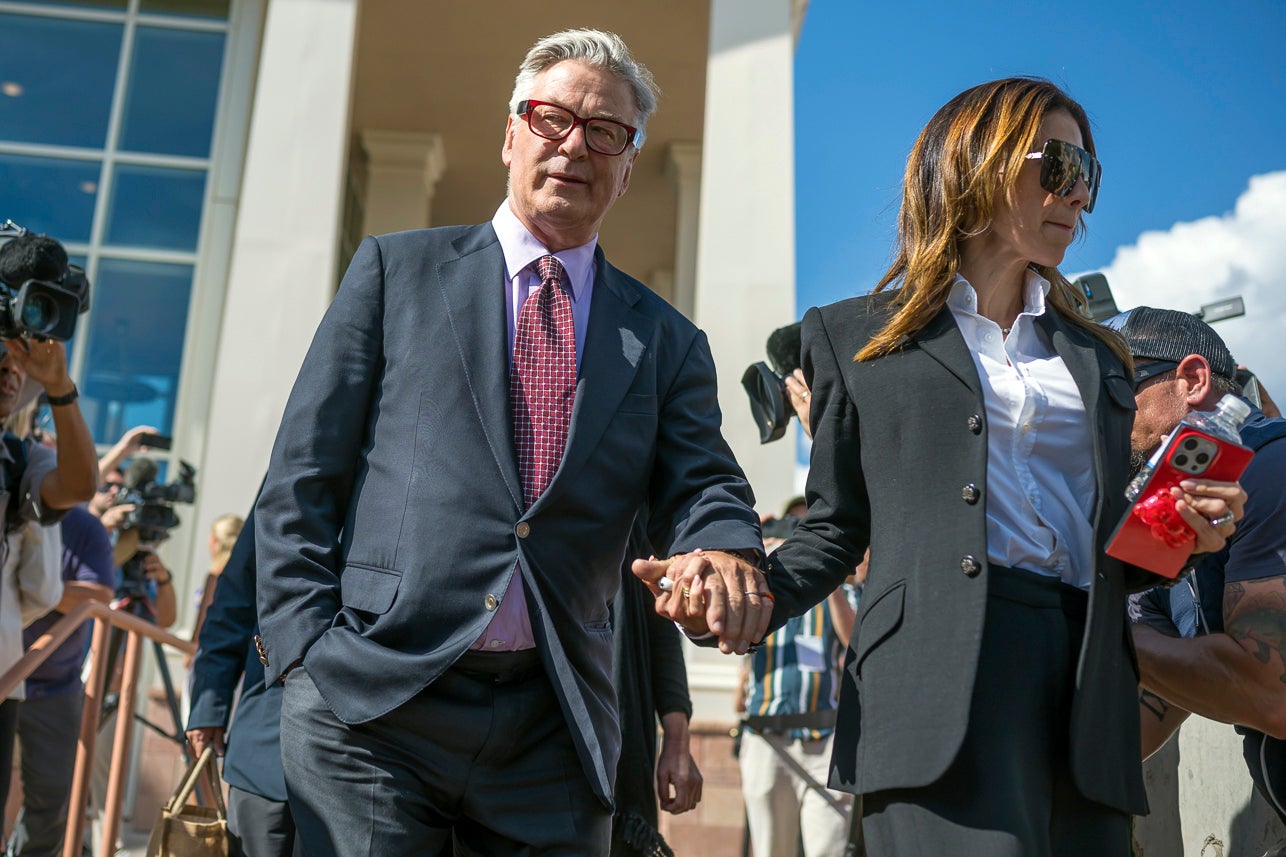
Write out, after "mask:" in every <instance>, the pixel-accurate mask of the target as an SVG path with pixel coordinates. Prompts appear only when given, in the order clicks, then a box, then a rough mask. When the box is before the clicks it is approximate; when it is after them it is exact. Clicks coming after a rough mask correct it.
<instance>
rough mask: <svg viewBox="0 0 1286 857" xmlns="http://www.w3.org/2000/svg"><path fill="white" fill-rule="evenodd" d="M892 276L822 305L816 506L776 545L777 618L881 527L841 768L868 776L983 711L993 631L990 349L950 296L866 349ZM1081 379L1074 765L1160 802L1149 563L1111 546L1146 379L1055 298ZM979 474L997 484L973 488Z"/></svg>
mask: <svg viewBox="0 0 1286 857" xmlns="http://www.w3.org/2000/svg"><path fill="white" fill-rule="evenodd" d="M890 302H891V294H890V293H884V294H880V295H876V296H868V297H862V298H855V299H851V300H847V301H843V302H841V303H837V304H834V305H831V306H828V307H825V308H823V309H812V310H810V311H809V312H808V313H807V315H806V316H805V318H804V323H803V367H804V373H805V376H806V377H807V378H808V380H809V383H810V385H811V388H812V400H811V402H812V407H811V411H812V414H811V416H812V427H813V431H814V438H815V439H814V442H813V447H812V466H811V469H810V471H809V477H808V488H807V495H808V501H809V512H808V516H807V518H806V520H804V522H803V523H802V524H801V525H800V527H799V529H798V530H797V531H796V533H795V535H794V536H792V537H791V539H790V540H789V541H787V542H786V544H784V545H783V546H782V547H781V548H779V549H778V550H777V551H776V552H775V553H774V555H773V556H772V558H771V560H770V566H771V568H770V573H771V586H772V590H773V592H774V593H776V596H777V602H776V605H777V606H776V610H775V611H774V616H775V621H777V622H781V621H784V619H785V617H786V616H788V615H794V614H797V613H799V612H801V611H802V610H804V609H806V608H807V607H808V605H810V604H812V603H814V602H816V601H818V600H820V599H821V598H822V597H824V596H825V593H826V592H827V591H829V590H830V589H831V588H833V587H834V586H835V585H836V584H837V583H838V582H839V580H840V579H842V578H843V576H844V575H846V574H848V573H850V572H851V570H852V568H853V566H854V565H856V564H857V562H858V561H859V560H860V559H861V557H862V553H863V551H864V550H865V548H866V547H867V545H868V544H869V545H870V548H871V565H870V571H869V576H868V579H867V583H866V587H865V590H864V592H863V596H862V603H861V609H860V611H859V614H858V624H857V628H856V629H855V631H854V633H853V638H852V641H851V646H850V651H849V652H848V656H847V660H846V669H845V671H844V676H843V683H842V686H841V695H840V713H839V718H840V724H839V729H838V731H837V734H836V740H835V751H834V761H833V764H832V773H831V782H832V785H834V786H835V787H837V788H843V789H846V790H848V791H852V792H856V793H867V792H872V791H877V790H883V789H892V788H902V787H917V786H924V785H928V784H930V783H933V782H935V781H936V780H938V779H939V778H940V777H941V776H942V775H943V774H944V773H945V772H946V770H947V768H948V766H949V765H950V764H951V763H952V761H953V760H954V759H955V757H956V755H957V753H958V752H959V749H960V747H961V744H962V742H963V739H964V735H965V730H966V728H967V726H968V720H969V707H970V703H971V701H972V698H973V688H974V679H975V675H976V672H977V663H978V657H979V651H980V642H981V640H982V634H983V618H984V614H985V608H986V600H987V586H988V578H989V574H990V571H989V567H988V561H987V523H986V513H987V501H988V491H987V420H986V408H985V407H984V405H983V398H982V389H981V386H980V383H979V379H978V373H977V370H976V368H975V364H974V362H973V358H972V356H971V354H970V352H969V350H968V348H967V346H966V344H965V341H964V337H963V336H962V335H961V333H960V329H959V327H958V326H957V325H956V323H955V320H954V318H953V317H952V315H951V312H950V310H948V309H946V308H943V309H942V311H941V312H940V313H939V314H938V315H937V316H936V317H935V318H934V319H933V320H932V321H931V322H930V323H929V324H928V325H926V327H925V328H924V329H922V330H921V331H920V332H918V333H917V334H915V335H914V336H911V337H909V338H908V339H907V340H905V341H904V342H903V343H902V347H900V348H899V349H898V350H897V351H895V352H893V353H891V354H889V355H887V356H884V357H881V358H878V359H875V360H870V361H863V362H856V361H854V359H853V357H854V355H856V354H857V352H858V351H860V350H861V349H862V347H863V346H864V345H865V344H866V343H867V342H868V341H869V340H870V339H871V337H872V336H873V335H874V334H875V333H876V332H877V331H879V330H880V329H881V328H882V327H883V326H884V324H885V322H886V321H887V320H888V313H889V307H890ZM1037 324H1038V326H1039V329H1040V331H1041V333H1042V334H1043V335H1044V336H1045V337H1047V338H1048V340H1049V342H1050V343H1051V345H1052V346H1053V348H1054V350H1055V351H1056V352H1057V353H1058V354H1059V356H1061V357H1062V358H1063V360H1064V362H1065V363H1066V365H1067V368H1068V369H1069V370H1070V372H1071V374H1072V376H1073V378H1074V379H1075V381H1076V384H1077V386H1078V387H1079V389H1080V392H1081V396H1082V399H1083V401H1084V403H1085V410H1086V416H1087V419H1088V421H1089V425H1090V427H1091V431H1092V432H1093V439H1094V471H1095V477H1096V483H1097V500H1096V503H1095V506H1094V513H1093V522H1092V523H1093V527H1094V543H1095V545H1096V547H1097V549H1098V551H1097V553H1096V556H1097V567H1096V568H1095V569H1094V574H1093V584H1092V587H1091V589H1090V598H1089V616H1088V625H1087V630H1086V634H1085V638H1084V642H1083V645H1082V648H1081V652H1080V660H1079V663H1078V666H1077V671H1076V691H1075V694H1074V697H1073V703H1072V706H1073V707H1072V716H1071V747H1072V753H1071V762H1072V774H1073V777H1074V780H1075V783H1076V785H1077V787H1078V788H1079V789H1080V790H1081V792H1082V793H1083V794H1084V795H1085V796H1086V797H1087V798H1090V799H1091V800H1094V801H1097V802H1100V803H1103V804H1107V805H1109V806H1112V807H1116V808H1118V809H1122V810H1126V811H1129V812H1134V813H1137V812H1144V811H1146V798H1145V796H1144V791H1143V781H1142V777H1141V773H1140V764H1139V753H1140V750H1139V721H1138V701H1137V690H1136V685H1137V681H1138V672H1137V669H1138V668H1137V661H1136V660H1135V658H1134V655H1133V648H1132V643H1131V641H1130V637H1129V633H1128V630H1127V628H1126V624H1125V598H1126V594H1127V588H1128V586H1130V585H1131V582H1135V583H1137V582H1141V578H1140V579H1136V580H1133V581H1130V580H1127V575H1129V576H1133V575H1135V574H1137V573H1138V570H1137V569H1133V568H1132V567H1124V566H1123V565H1122V564H1121V563H1120V562H1118V561H1116V560H1113V559H1111V558H1109V557H1107V556H1106V555H1104V554H1103V553H1102V549H1103V547H1104V545H1105V543H1106V539H1107V537H1108V535H1109V534H1110V533H1111V531H1112V529H1113V528H1114V526H1115V524H1116V523H1117V521H1118V520H1119V519H1120V517H1121V515H1122V514H1123V513H1124V511H1125V507H1126V503H1125V498H1124V489H1125V483H1126V480H1127V475H1128V468H1129V449H1130V448H1129V440H1130V428H1131V425H1132V423H1133V415H1134V396H1133V392H1132V385H1131V383H1130V380H1129V379H1128V378H1127V377H1126V375H1125V370H1124V368H1123V367H1122V365H1121V362H1120V360H1119V359H1118V358H1117V357H1116V356H1115V355H1114V354H1113V353H1112V352H1111V350H1110V349H1108V348H1107V347H1106V346H1105V345H1103V344H1102V343H1101V342H1100V341H1099V340H1097V339H1096V338H1094V337H1093V336H1091V335H1090V334H1088V333H1087V332H1085V331H1084V330H1082V329H1080V328H1078V327H1076V326H1075V325H1072V324H1069V323H1068V322H1066V321H1065V320H1063V319H1061V318H1060V317H1059V316H1058V315H1057V314H1056V313H1055V312H1054V311H1053V309H1052V308H1050V309H1049V310H1048V311H1047V312H1046V313H1045V314H1044V315H1043V316H1041V317H1040V318H1039V319H1038V322H1037ZM966 486H974V490H977V491H980V492H981V498H980V500H977V501H976V502H973V503H971V502H969V497H970V496H971V495H972V493H973V491H972V490H966Z"/></svg>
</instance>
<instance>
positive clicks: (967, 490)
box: [960, 482, 982, 506]
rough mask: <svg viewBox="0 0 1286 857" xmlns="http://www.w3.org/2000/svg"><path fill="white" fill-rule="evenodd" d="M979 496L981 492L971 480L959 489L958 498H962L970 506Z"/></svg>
mask: <svg viewBox="0 0 1286 857" xmlns="http://www.w3.org/2000/svg"><path fill="white" fill-rule="evenodd" d="M981 496H982V493H981V492H980V491H979V490H978V486H977V485H974V484H973V483H972V482H970V483H969V484H968V485H966V486H965V487H963V488H961V489H960V499H961V500H964V501H965V502H966V503H968V504H969V505H970V506H972V505H973V504H974V503H977V502H978V498H979V497H981Z"/></svg>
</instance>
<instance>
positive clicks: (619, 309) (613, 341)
mask: <svg viewBox="0 0 1286 857" xmlns="http://www.w3.org/2000/svg"><path fill="white" fill-rule="evenodd" d="M594 259H595V262H596V268H597V273H596V274H595V277H594V295H593V297H592V298H591V299H590V305H589V327H588V329H587V330H586V331H585V349H584V351H583V352H582V353H581V360H580V379H579V381H578V382H577V384H576V403H575V404H574V405H573V407H572V422H571V431H570V433H569V434H568V437H567V448H566V449H565V450H564V452H563V461H562V464H560V465H559V467H558V472H557V473H555V474H554V478H553V480H552V481H551V482H550V483H549V487H548V488H546V489H545V493H544V494H541V495H540V497H539V498H538V499H537V500H536V502H535V503H533V504H532V507H531V511H533V512H534V511H536V510H538V509H539V508H540V507H541V506H544V505H545V504H547V503H550V502H552V501H553V499H554V498H555V497H557V496H558V495H559V494H560V493H562V491H563V490H564V488H565V486H566V485H567V484H568V483H569V482H570V481H572V479H573V477H574V475H575V473H576V471H577V470H578V469H579V468H580V467H581V465H583V464H584V463H585V460H586V459H587V458H588V457H589V454H590V452H591V451H593V449H594V448H595V447H596V446H597V445H598V440H599V438H600V437H602V436H603V431H604V430H605V429H606V428H607V424H608V422H609V421H611V419H612V415H613V414H615V413H616V409H617V407H619V406H620V404H621V400H622V399H623V398H625V393H626V391H627V390H629V388H630V384H631V383H632V382H633V380H634V375H635V373H636V372H637V371H638V367H639V363H640V362H641V361H642V359H643V354H644V352H645V351H646V350H647V343H648V340H649V339H651V336H652V322H651V320H650V319H648V318H647V316H645V315H643V314H642V313H640V312H638V311H637V310H635V309H634V304H636V303H637V302H638V300H639V297H640V295H639V291H638V288H637V287H636V286H635V285H633V284H632V283H631V282H629V280H627V279H626V278H625V277H624V276H623V275H621V274H620V273H619V272H618V271H617V270H616V269H615V268H613V267H612V266H611V265H609V264H607V260H606V258H605V257H604V256H603V251H602V249H601V248H600V249H597V250H595V253H594Z"/></svg>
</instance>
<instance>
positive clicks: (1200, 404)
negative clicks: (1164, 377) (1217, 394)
mask: <svg viewBox="0 0 1286 857" xmlns="http://www.w3.org/2000/svg"><path fill="white" fill-rule="evenodd" d="M1174 371H1175V377H1176V378H1179V379H1180V380H1181V381H1183V382H1184V384H1185V390H1184V400H1185V401H1186V402H1187V403H1188V407H1190V408H1192V409H1193V410H1196V411H1200V410H1206V408H1205V407H1204V406H1205V405H1206V404H1211V405H1213V403H1212V402H1211V403H1207V402H1206V399H1208V398H1210V395H1211V393H1213V392H1214V385H1212V384H1211V382H1210V375H1211V372H1210V364H1209V363H1208V362H1206V358H1204V357H1202V356H1201V355H1200V354H1189V355H1188V356H1187V357H1185V358H1183V359H1182V360H1180V361H1179V365H1178V366H1177V367H1175V370H1174Z"/></svg>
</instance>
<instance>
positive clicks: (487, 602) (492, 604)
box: [482, 595, 500, 612]
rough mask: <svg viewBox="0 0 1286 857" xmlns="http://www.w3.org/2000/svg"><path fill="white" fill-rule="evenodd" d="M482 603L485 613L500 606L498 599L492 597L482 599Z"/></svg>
mask: <svg viewBox="0 0 1286 857" xmlns="http://www.w3.org/2000/svg"><path fill="white" fill-rule="evenodd" d="M482 603H483V605H484V606H485V607H486V608H487V611H488V612H490V611H492V610H495V609H496V608H497V607H499V606H500V599H499V598H497V597H496V596H494V595H488V596H487V597H486V598H484V599H483V601H482Z"/></svg>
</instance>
